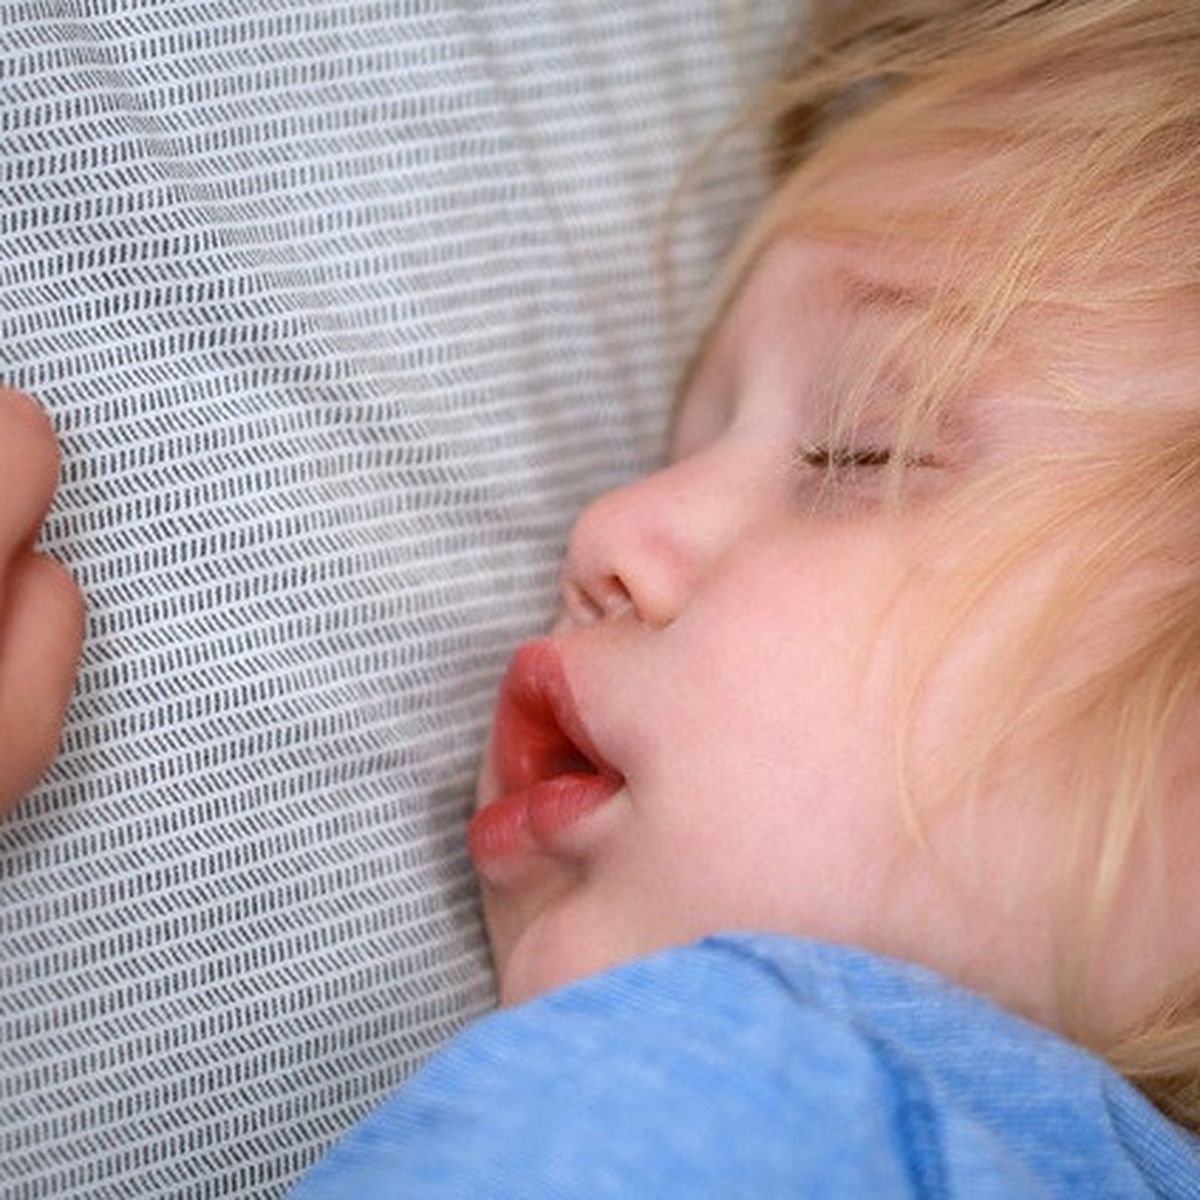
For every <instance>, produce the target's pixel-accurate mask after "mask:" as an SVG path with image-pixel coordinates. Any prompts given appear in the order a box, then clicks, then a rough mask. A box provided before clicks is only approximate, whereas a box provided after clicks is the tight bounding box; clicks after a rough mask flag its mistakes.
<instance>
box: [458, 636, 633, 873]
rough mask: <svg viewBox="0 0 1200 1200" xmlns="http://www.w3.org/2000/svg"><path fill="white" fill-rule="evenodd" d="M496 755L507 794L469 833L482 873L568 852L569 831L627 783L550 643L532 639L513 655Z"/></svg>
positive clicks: (494, 762) (501, 700) (499, 778)
mask: <svg viewBox="0 0 1200 1200" xmlns="http://www.w3.org/2000/svg"><path fill="white" fill-rule="evenodd" d="M491 755H492V765H493V768H494V772H495V777H496V782H497V784H498V787H499V791H500V796H499V798H498V799H496V800H493V801H492V802H491V803H489V804H487V805H486V806H485V807H484V808H482V809H480V810H479V812H477V813H476V814H475V816H474V817H473V818H472V820H471V823H470V826H469V827H468V830H467V843H468V846H469V848H470V851H471V857H472V858H473V859H474V860H475V863H476V865H477V866H479V867H481V868H482V867H483V865H485V864H487V863H493V862H495V861H496V860H497V859H502V858H510V857H512V856H514V855H518V854H529V853H533V852H537V851H542V852H545V853H556V852H561V850H562V837H563V834H564V833H565V831H566V830H567V829H568V828H569V827H571V826H573V825H574V824H576V823H577V822H578V821H580V820H582V819H583V818H584V817H586V816H587V815H588V814H590V813H592V812H594V811H595V810H596V809H598V808H600V807H601V806H603V805H604V804H605V803H607V801H608V800H610V799H612V797H613V796H614V795H616V793H617V792H619V791H620V790H621V788H622V787H623V786H624V783H625V780H624V777H623V776H622V775H621V773H620V772H619V771H618V770H616V769H615V768H614V767H613V766H612V765H611V764H610V763H608V762H607V760H606V759H605V758H604V756H603V755H602V754H601V753H600V751H599V750H598V749H597V748H596V745H595V743H594V741H593V740H592V737H591V735H590V733H589V732H588V730H587V727H586V726H585V725H584V723H583V720H582V719H581V717H580V715H579V710H578V708H577V706H576V703H575V699H574V697H573V696H572V694H571V689H570V685H569V683H568V681H567V677H566V673H565V671H564V669H563V665H562V659H561V657H560V656H559V653H558V650H557V648H556V647H555V645H554V644H553V642H552V641H550V640H549V639H541V640H538V641H533V642H528V643H526V644H525V645H524V646H522V647H521V648H520V649H519V650H518V651H517V653H516V654H515V655H514V656H513V659H512V662H511V663H510V664H509V668H508V671H507V673H506V674H505V677H504V682H503V683H502V684H501V687H500V698H499V701H498V702H497V706H496V720H495V724H494V727H493V731H492V745H491Z"/></svg>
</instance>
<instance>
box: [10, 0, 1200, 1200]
mask: <svg viewBox="0 0 1200 1200" xmlns="http://www.w3.org/2000/svg"><path fill="white" fill-rule="evenodd" d="M798 45H800V46H801V47H802V49H801V50H800V51H799V52H798V53H797V54H796V55H795V59H796V61H795V62H794V63H793V64H792V69H791V70H789V72H788V74H787V76H786V78H784V79H783V80H782V81H781V82H780V83H779V84H778V85H776V86H774V87H773V88H772V89H771V91H770V93H769V95H768V96H767V97H766V98H765V99H764V102H763V106H762V112H761V113H759V114H756V116H758V117H761V116H762V114H768V115H769V118H770V120H771V121H772V128H773V129H774V131H775V134H776V137H775V145H776V156H775V158H776V165H775V175H774V186H773V188H772V191H771V194H770V196H769V198H768V200H767V202H766V203H765V205H764V207H763V208H762V210H761V211H760V212H759V213H758V214H757V216H756V217H755V219H754V220H753V221H752V222H751V224H750V225H749V227H748V229H747V230H746V231H745V233H744V234H743V236H742V237H741V239H740V241H739V243H738V244H737V246H736V247H735V249H734V251H733V253H732V255H731V258H730V260H729V262H728V264H727V265H726V267H725V269H724V271H723V272H722V274H721V276H720V278H719V280H718V281H717V285H716V288H715V291H714V295H713V297H712V309H713V311H714V312H715V314H716V315H715V317H714V319H713V320H712V322H711V325H710V328H709V332H708V333H707V335H706V336H705V337H704V338H703V340H702V344H701V345H700V347H699V349H698V351H697V353H696V354H695V356H694V359H693V362H692V365H691V367H690V368H689V370H688V372H687V374H686V377H685V380H684V382H683V385H682V387H681V388H680V392H679V399H678V402H677V404H676V408H675V411H674V413H673V415H672V420H671V427H670V446H669V453H668V455H667V458H666V461H665V462H664V464H663V466H662V467H661V469H659V470H658V471H656V472H655V473H654V474H652V475H650V476H649V477H647V478H644V479H640V480H637V481H635V482H633V483H630V484H628V485H627V486H624V487H622V488H620V489H618V490H616V491H614V492H612V493H609V494H607V495H605V496H602V497H600V498H599V499H598V500H596V501H595V502H594V503H593V504H592V505H591V506H590V507H589V508H588V509H587V510H586V511H585V512H584V513H583V514H582V516H581V517H580V518H579V520H578V522H577V524H576V526H575V528H574V531H573V533H572V536H571V539H570V543H569V547H568V553H567V557H566V562H565V565H564V569H563V575H562V609H561V615H560V617H559V619H558V621H557V623H556V624H555V625H554V628H553V629H552V631H551V632H550V633H549V634H548V635H547V636H545V637H542V638H538V639H536V640H534V641H532V642H530V643H528V644H526V645H524V646H522V647H520V648H519V649H518V650H517V651H516V653H515V655H514V657H513V659H512V662H511V665H510V667H509V670H508V672H507V674H506V676H505V678H504V681H503V684H502V686H501V689H500V694H499V698H498V701H497V706H496V713H495V720H494V725H493V731H492V737H491V741H490V744H489V746H488V750H487V753H486V756H485V762H484V768H483V772H482V776H481V780H480V785H479V797H478V799H479V807H478V809H477V811H476V813H475V815H474V817H473V818H472V820H471V822H470V825H469V829H468V835H467V836H468V845H469V849H470V852H471V855H472V858H473V860H474V862H475V864H476V868H477V871H478V874H479V876H480V880H481V885H482V889H483V901H484V910H485V916H486V921H487V928H488V933H489V937H490V941H491V945H492V948H493V952H494V958H495V964H496V968H497V972H498V978H499V983H500V994H501V1000H502V1003H503V1004H504V1005H505V1006H506V1007H505V1008H504V1009H503V1010H502V1011H501V1012H499V1013H497V1014H494V1015H493V1016H491V1017H489V1018H487V1019H486V1020H484V1021H482V1022H479V1023H478V1024H476V1025H475V1026H474V1027H472V1028H471V1029H470V1030H468V1031H466V1032H465V1033H464V1034H462V1035H460V1037H458V1038H457V1039H455V1041H454V1042H452V1043H451V1044H450V1045H449V1046H448V1047H447V1048H446V1049H445V1050H443V1051H442V1052H441V1053H439V1054H438V1055H437V1056H435V1058H434V1059H433V1060H432V1061H431V1062H430V1063H429V1064H428V1065H427V1066H426V1067H425V1068H424V1069H423V1070H422V1071H421V1072H420V1073H419V1074H418V1075H417V1076H416V1077H415V1078H414V1079H413V1080H411V1081H410V1082H409V1083H408V1084H407V1085H406V1086H405V1087H404V1088H402V1089H401V1090H399V1091H398V1092H397V1093H396V1094H395V1095H394V1096H393V1097H392V1098H391V1099H390V1100H389V1101H388V1102H387V1103H385V1104H384V1105H383V1106H381V1107H380V1108H379V1109H377V1110H376V1112H375V1113H374V1114H373V1115H372V1116H371V1117H369V1118H368V1119H367V1120H366V1121H364V1122H363V1123H362V1124H361V1125H360V1126H358V1127H357V1128H356V1129H355V1130H353V1131H352V1132H351V1133H350V1134H349V1135H348V1136H347V1137H346V1138H345V1139H344V1140H343V1141H342V1142H341V1143H339V1144H338V1145H337V1146H336V1147H335V1148H334V1149H333V1151H332V1152H331V1153H330V1154H328V1155H327V1156H326V1158H325V1159H323V1160H322V1161H321V1163H319V1164H318V1166H317V1167H316V1168H315V1169H314V1170H313V1171H312V1172H311V1173H310V1174H309V1175H308V1176H306V1177H305V1179H304V1180H302V1181H301V1183H300V1184H299V1185H298V1187H297V1189H296V1191H295V1193H294V1194H295V1195H296V1196H298V1197H316V1196H322V1197H324V1196H343V1195H347V1196H348V1195H362V1196H371V1197H383V1196H397V1197H399V1196H404V1197H425V1196H429V1197H434V1196H437V1197H451V1196H453V1197H459V1196H464V1197H465V1196H476V1195H478V1196H538V1197H541V1196H587V1197H594V1196H646V1197H691V1196H712V1197H733V1196H746V1197H769V1196H785V1195H786V1196H804V1197H812V1196H830V1197H834V1196H837V1197H847V1196H848V1197H858V1196H872V1197H875V1196H886V1197H893V1196H894V1197H903V1196H913V1197H917V1196H920V1197H924V1196H961V1197H971V1198H972V1200H974V1198H977V1197H1031V1196H1063V1197H1066V1196H1079V1197H1084V1196H1086V1197H1100V1196H1113V1197H1134V1196H1146V1197H1149V1196H1172V1197H1184V1196H1192V1197H1195V1196H1200V1139H1197V1137H1196V1136H1195V1131H1196V1130H1197V1129H1200V902H1198V901H1200V762H1198V759H1200V339H1198V338H1197V337H1196V335H1195V331H1196V329H1197V327H1198V326H1200V8H1198V7H1197V6H1195V5H1194V4H1192V3H1191V2H1190V0H1058V2H1053V0H1050V2H1047V0H1040V2H1036V3H1035V2H1033V0H862V2H854V0H850V2H846V0H841V2H837V0H828V2H827V3H823V4H817V5H815V6H814V8H813V11H812V13H811V15H810V18H809V20H808V23H807V25H806V27H805V30H804V37H803V39H802V40H801V41H800V42H799V43H798ZM6 414H7V415H6V419H8V418H9V417H10V416H11V415H12V414H11V412H7V410H6ZM21 419H27V417H26V416H22V417H21ZM7 481H8V476H5V477H4V482H3V484H0V486H4V487H5V488H6V489H7V490H9V491H11V493H12V494H11V495H10V496H9V497H8V499H7V500H6V504H9V505H12V504H19V503H23V502H24V501H23V500H22V498H21V497H20V496H19V495H18V492H19V488H17V487H16V486H15V485H14V486H11V487H10V485H9V484H8V482H7ZM30 503H31V509H30V511H34V510H37V508H38V505H37V504H33V503H32V502H30ZM39 503H43V506H44V502H41V501H39ZM17 524H19V522H18V523H17ZM24 528H25V529H26V530H28V528H29V520H28V518H26V521H25V525H24ZM19 540H20V539H19V538H17V537H16V536H15V535H14V539H13V541H14V543H15V542H17V541H19ZM25 561H26V562H27V563H28V562H30V561H32V560H28V559H26V560H25ZM16 595H17V593H16V592H14V603H15V602H16V601H15V597H16ZM18 611H19V607H18V608H16V609H14V618H15V615H16V612H18ZM18 628H19V626H18V625H17V623H16V622H15V619H14V622H13V625H12V630H13V634H14V637H15V634H16V630H17V629H18ZM40 628H41V632H40V633H38V634H37V635H36V636H37V637H38V638H39V639H40V644H41V645H42V651H41V653H40V654H39V655H38V656H37V658H36V661H26V664H25V666H26V670H27V671H28V672H29V673H31V674H32V675H34V676H37V674H38V672H39V671H40V670H41V669H42V668H43V667H44V666H45V665H46V664H47V663H49V662H51V661H53V660H54V659H55V655H56V654H57V655H58V656H59V658H58V661H60V662H69V661H70V660H71V657H72V654H73V651H71V652H70V653H67V652H66V651H63V650H62V649H61V648H60V647H56V646H54V645H49V644H48V643H52V642H53V641H54V639H55V637H58V638H59V639H60V645H68V648H69V644H70V638H69V636H68V635H67V633H66V632H64V631H63V630H62V629H60V628H58V627H57V626H53V625H52V624H51V623H49V622H48V621H47V622H45V623H44V624H43V625H42V626H41V627H40ZM8 644H15V643H13V639H12V638H9V639H8ZM0 661H3V662H7V661H8V660H7V658H5V659H4V660H0ZM2 669H3V668H2V667H0V670H2ZM13 673H14V674H15V673H17V668H16V667H14V668H13ZM63 694H64V693H63V691H62V685H61V681H60V683H59V686H58V687H57V690H56V689H55V688H49V689H47V695H48V697H49V698H48V699H47V701H46V706H45V708H44V710H43V712H44V714H45V715H44V717H43V718H42V727H43V728H44V727H45V726H47V725H50V726H52V725H53V721H54V720H56V719H57V716H58V714H59V713H60V712H61V698H62V696H63ZM22 711H25V710H24V709H22ZM18 728H19V727H18V726H14V730H16V729H18ZM9 736H10V738H11V737H12V736H13V735H9ZM34 757H35V758H36V756H34ZM18 783H19V781H18ZM14 786H15V785H14ZM17 790H19V788H17ZM10 791H12V789H10ZM13 794H15V792H13Z"/></svg>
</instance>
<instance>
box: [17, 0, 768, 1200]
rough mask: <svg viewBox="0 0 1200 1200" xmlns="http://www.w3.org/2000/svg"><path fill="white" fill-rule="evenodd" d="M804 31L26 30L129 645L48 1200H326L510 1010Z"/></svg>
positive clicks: (86, 558) (229, 20)
mask: <svg viewBox="0 0 1200 1200" xmlns="http://www.w3.org/2000/svg"><path fill="white" fill-rule="evenodd" d="M788 7H790V6H788V5H787V4H785V3H783V0H779V2H777V3H764V2H763V0H755V2H754V3H753V4H752V5H748V4H746V3H745V2H744V0H605V2H604V3H594V2H593V0H390V2H389V0H379V2H368V0H327V2H321V0H291V2H288V0H269V2H254V3H250V2H248V0H242V2H240V3H233V2H231V0H210V2H187V0H42V2H38V0H29V2H16V3H14V2H11V0H0V89H2V90H0V377H2V378H4V379H6V380H7V381H9V382H11V383H15V384H17V385H18V386H21V387H23V388H25V389H27V390H29V391H30V392H32V393H33V394H35V395H36V396H37V397H38V398H39V399H40V400H41V401H42V402H43V403H44V404H45V405H46V406H47V407H48V408H49V409H50V411H51V413H52V414H53V417H54V420H55V424H56V426H57V428H58V430H59V434H60V438H61V441H62V445H63V450H64V467H63V481H62V487H61V492H60V498H59V501H58V503H57V505H56V507H55V510H54V514H53V516H52V519H51V522H50V526H49V531H48V535H47V539H46V542H47V545H48V546H49V548H50V549H52V550H53V551H54V552H56V553H57V554H58V555H59V556H60V557H61V558H62V559H63V560H64V561H65V562H67V563H68V564H69V565H70V566H71V568H72V569H73V570H74V572H75V574H76V576H77V578H78V579H79V580H80V582H81V583H82V585H83V586H84V589H85V591H86V593H87V596H88V599H89V608H90V619H89V632H88V641H87V648H86V655H85V661H84V667H83V671H82V676H81V679H80V684H79V691H78V695H77V698H76V700H75V702H74V705H73V708H72V711H71V715H70V720H69V724H68V728H67V731H66V735H65V740H64V749H63V754H62V757H61V759H60V761H59V762H58V763H57V765H56V766H55V768H54V769H53V772H52V774H51V776H50V777H49V779H48V780H47V781H46V783H45V784H44V786H42V787H41V788H40V789H39V791H38V792H37V794H36V795H35V796H34V797H33V798H32V799H31V800H30V801H29V802H28V803H27V804H26V805H25V806H24V807H23V809H22V810H21V811H20V812H19V813H18V815H17V816H16V817H15V818H14V819H13V820H11V821H9V822H8V823H6V824H5V825H4V826H3V827H2V828H0V974H2V979H0V1071H2V1074H0V1194H3V1196H5V1197H14V1198H15V1197H60V1196H61V1197H72V1198H79V1197H107V1196H112V1197H131V1196H136V1197H148V1196H188V1197H193V1196H194V1197H216V1196H254V1197H258V1196H274V1195H278V1194H279V1193H280V1191H282V1190H283V1188H284V1187H285V1186H286V1184H287V1183H288V1182H289V1181H290V1180H291V1179H292V1178H294V1176H295V1175H296V1174H297V1173H298V1172H299V1171H300V1170H301V1169H302V1168H303V1167H304V1166H305V1165H307V1164H308V1163H309V1162H311V1161H312V1160H313V1159H314V1158H315V1157H316V1156H317V1155H318V1154H319V1153H320V1152H321V1150H322V1149H323V1148H324V1147H325V1146H326V1145H328V1143H329V1142H330V1141H331V1140H332V1139H333V1138H335V1137H336V1136H337V1135H338V1134H339V1133H340V1132H342V1131H343V1130H344V1129H345V1128H346V1126H347V1125H348V1124H349V1123H350V1122H351V1121H352V1120H354V1119H355V1118H357V1117H358V1116H360V1115H361V1114H363V1113H364V1112H365V1111H366V1109H367V1108H368V1107H369V1106H370V1105H371V1104H372V1103H373V1102H374V1101H376V1100H377V1099H378V1098H379V1097H380V1096H381V1095H382V1094H383V1093H385V1092H386V1091H387V1090H388V1089H389V1088H391V1087H393V1086H394V1085H395V1084H396V1083H398V1082H399V1081H401V1080H402V1079H403V1078H404V1077H405V1076H406V1074H408V1073H409V1072H410V1071H411V1070H412V1068H413V1067H415V1066H416V1065H417V1064H418V1063H419V1062H420V1061H421V1060H422V1059H423V1058H424V1057H425V1056H426V1055H427V1054H428V1053H429V1052H430V1051H431V1050H432V1049H433V1048H434V1047H435V1046H436V1045H437V1044H439V1043H440V1042H441V1041H442V1040H444V1039H445V1038H446V1037H447V1036H449V1035H450V1034H451V1033H453V1032H454V1031H455V1030H456V1029H457V1028H459V1027H460V1026H461V1025H462V1023H463V1022H464V1021H466V1020H469V1019H470V1018H472V1017H473V1016H476V1015H478V1014H479V1013H480V1012H482V1011H483V1010H485V1009H486V1008H487V1007H488V1006H490V1004H491V1003H492V1002H493V993H492V982H491V978H490V974H489V969H488V961H487V955H486V947H485V943H484V940H483V937H482V933H481V928H480V924H479V920H478V912H477V897H476V891H475V888H474V885H473V881H472V876H471V872H470V869H469V865H468V861H467V858H466V855H465V850H464V845H463V827H464V820H465V817H466V815H467V812H468V809H469V806H470V794H471V786H472V778H473V773H474V770H475V767H476V763H477V759H478V756H479V752H480V749H481V744H482V739H483V736H484V732H485V729H486V723H487V718H488V713H489V709H490V701H491V698H492V691H493V688H494V687H495V684H496V682H497V679H498V676H499V674H500V671H501V670H502V667H503V664H504V662H505V660H506V658H507V656H508V654H509V653H510V652H511V650H512V648H513V646H514V645H515V644H516V643H517V642H518V641H519V640H521V639H522V638H524V637H526V636H528V635H530V634H531V633H533V632H535V631H536V630H538V629H539V628H540V627H541V626H542V625H543V623H544V622H545V620H546V618H547V617H548V615H549V613H550V611H551V607H552V604H553V595H554V584H555V575H556V567H557V562H558V559H559V556H560V554H561V551H562V547H563V542H564V538H565V534H566V532H567V530H568V528H569V525H570V523H571V521H572V519H573V517H574V515H575V514H576V513H577V512H578V510H579V508H580V507H581V505H582V504H583V503H584V502H585V501H586V500H587V499H588V498H589V497H590V496H592V495H593V494H595V493H596V492H597V491H599V490H601V489H603V488H605V487H608V486H611V485H613V484H614V483H616V482H618V481H619V480H621V479H623V478H625V477H627V476H629V475H630V474H632V473H634V472H636V471H639V470H642V469H644V468H646V467H647V466H648V465H649V464H650V463H651V462H652V461H653V459H654V456H655V455H656V453H657V451H658V442H659V435H660V432H661V427H662V419H663V414H664V411H665V402H666V400H667V398H668V397H667V393H668V390H669V387H670V384H671V382H672V380H673V378H674V376H675V373H676V371H677V369H678V367H679V365H680V359H681V355H682V354H683V352H684V349H685V340H686V339H685V337H684V336H682V335H680V336H674V337H668V336H667V331H666V328H665V326H664V320H663V313H662V311H661V307H660V302H659V294H658V282H657V279H656V276H655V273H654V271H653V269H652V247H653V243H654V239H655V237H656V235H657V220H658V216H659V213H660V209H661V205H662V202H663V199H664V197H665V196H666V194H667V191H668V189H669V187H670V185H671V183H672V182H673V180H674V178H675V175H676V171H677V169H678V167H679V164H680V162H681V161H682V159H683V157H684V156H685V155H688V154H691V153H693V152H694V151H696V150H697V148H698V147H699V146H700V145H701V144H702V143H703V142H704V141H705V140H706V138H707V137H708V136H709V135H710V134H711V133H712V132H713V131H714V130H716V129H717V128H718V127H719V126H720V125H721V124H722V122H723V121H724V120H725V119H726V118H728V117H729V116H730V115H731V114H732V113H733V112H734V111H735V110H736V108H737V107H738V105H739V103H740V102H741V101H742V99H744V92H743V91H742V90H741V88H742V85H743V83H744V82H745V81H746V80H749V79H754V78H755V77H761V76H763V75H765V74H766V72H768V71H769V70H770V66H771V62H772V60H773V58H774V55H775V47H776V46H777V45H778V44H779V43H780V40H781V34H782V31H783V30H784V29H785V28H786V26H787V23H788V17H787V13H786V12H785V9H787V8H788ZM754 162H755V160H754V159H753V158H752V157H751V155H750V154H749V152H748V150H747V148H746V147H733V148H731V149H729V150H727V151H724V152H722V154H720V155H719V156H718V157H717V159H716V160H714V163H713V164H712V165H711V166H710V167H709V168H708V170H707V172H706V174H705V177H704V179H705V182H704V183H703V184H702V186H700V187H699V189H698V191H697V193H696V195H695V196H694V198H693V200H692V202H691V204H690V205H689V208H688V214H689V215H688V216H687V219H686V220H685V221H684V223H683V226H682V228H681V235H680V241H679V247H678V251H677V262H678V265H679V269H680V276H679V278H680V282H681V285H682V288H683V291H684V294H688V293H689V292H692V291H694V290H695V289H697V287H698V286H699V284H700V283H701V281H703V280H704V279H705V278H706V276H707V275H708V272H709V270H710V268H711V265H712V264H713V262H714V260H715V258H716V256H717V255H718V254H719V252H720V251H721V249H722V248H723V247H724V246H725V245H726V244H727V242H728V239H729V237H730V235H731V233H732V231H733V230H734V229H735V227H736V225H737V223H738V222H739V221H740V219H741V218H742V216H743V215H744V213H745V210H746V207H747V205H748V203H750V202H751V200H752V198H753V197H754V195H755V194H756V191H757V188H758V186H759V181H758V178H757V175H756V171H755V169H754ZM685 332H686V331H685Z"/></svg>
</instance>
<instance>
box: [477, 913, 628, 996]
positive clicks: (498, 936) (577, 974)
mask: <svg viewBox="0 0 1200 1200" xmlns="http://www.w3.org/2000/svg"><path fill="white" fill-rule="evenodd" d="M500 907H501V911H497V906H495V905H492V904H489V905H486V907H485V911H486V913H487V927H488V936H489V940H490V941H491V944H492V956H493V960H494V962H495V964H496V975H497V978H498V980H499V994H500V1003H501V1005H502V1006H503V1007H505V1008H507V1007H510V1006H512V1005H514V1004H524V1003H525V1002H526V1001H527V1000H533V999H535V998H536V997H538V996H541V995H543V994H544V993H546V992H550V991H554V990H555V989H556V988H560V987H565V986H566V985H567V984H570V983H574V982H575V981H576V980H579V979H584V978H587V977H588V976H589V975H596V974H598V973H599V972H601V971H605V970H608V969H609V968H610V967H614V966H616V965H617V964H618V963H621V962H626V961H628V960H629V959H631V958H636V957H637V956H638V955H639V954H640V953H645V952H646V949H648V948H642V947H641V946H640V945H638V944H637V939H630V938H627V937H624V936H621V935H620V934H619V932H618V931H616V930H614V929H613V928H612V926H611V924H609V923H607V922H605V921H603V920H595V919H589V917H590V916H591V914H590V913H589V911H588V905H587V903H586V900H585V899H584V898H583V897H581V896H579V895H578V894H576V895H566V896H559V897H557V898H556V901H555V902H551V903H548V904H545V905H543V906H541V907H540V908H539V909H538V910H537V911H536V912H533V913H526V914H524V919H523V920H520V922H519V924H518V922H517V920H516V919H515V917H516V914H513V913H510V912H506V911H503V909H504V908H505V907H506V906H500Z"/></svg>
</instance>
